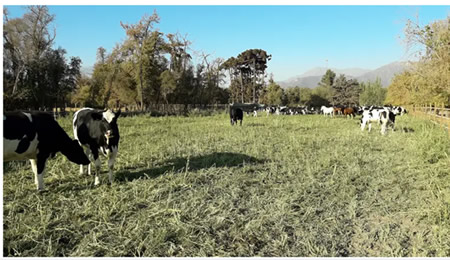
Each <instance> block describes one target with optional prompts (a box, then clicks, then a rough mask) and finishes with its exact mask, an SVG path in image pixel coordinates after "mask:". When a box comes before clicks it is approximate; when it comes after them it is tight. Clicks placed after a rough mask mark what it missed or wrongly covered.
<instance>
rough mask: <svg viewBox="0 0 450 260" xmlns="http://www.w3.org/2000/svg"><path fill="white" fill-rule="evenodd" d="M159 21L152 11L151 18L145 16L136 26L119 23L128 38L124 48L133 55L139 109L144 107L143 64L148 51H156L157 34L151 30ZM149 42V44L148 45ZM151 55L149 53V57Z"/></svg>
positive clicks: (147, 56)
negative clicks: (145, 53)
mask: <svg viewBox="0 0 450 260" xmlns="http://www.w3.org/2000/svg"><path fill="white" fill-rule="evenodd" d="M159 20H160V19H159V16H158V14H157V13H156V11H154V12H153V14H152V15H151V16H149V15H147V14H145V15H144V16H143V17H142V18H141V20H140V21H139V22H138V23H137V24H131V25H130V24H125V23H123V22H120V25H121V26H122V28H123V29H125V31H126V34H127V36H128V39H127V40H126V42H125V43H124V48H125V49H127V50H128V51H129V52H131V53H132V55H133V56H132V57H133V59H132V61H133V65H134V69H135V71H134V74H135V77H136V81H137V82H138V84H137V86H138V88H137V92H138V93H137V94H138V98H139V106H140V108H141V109H142V108H143V107H144V88H145V86H144V84H145V83H144V63H145V62H146V61H147V64H149V62H148V58H149V55H148V54H149V49H150V50H153V51H156V50H155V48H154V47H156V46H157V44H156V43H155V40H156V41H157V39H155V38H158V35H157V33H158V32H156V31H153V32H152V29H153V26H154V24H155V23H159ZM151 36H153V37H151ZM149 41H150V42H151V43H150V44H149ZM149 45H150V46H149ZM152 47H153V48H152ZM144 52H147V55H144ZM150 52H151V51H150ZM152 54H153V53H150V56H152ZM146 59H147V60H146ZM150 63H151V62H150Z"/></svg>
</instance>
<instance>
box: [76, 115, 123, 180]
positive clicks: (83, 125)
mask: <svg viewBox="0 0 450 260" xmlns="http://www.w3.org/2000/svg"><path fill="white" fill-rule="evenodd" d="M119 116H120V109H119V110H118V111H117V112H116V113H114V112H113V111H111V110H110V109H108V110H107V111H101V110H94V109H92V108H82V109H80V110H78V111H77V112H76V113H75V114H74V117H73V133H74V136H75V139H77V140H78V142H79V143H80V144H81V145H82V146H83V147H85V148H86V150H85V151H86V155H87V156H89V157H90V158H91V159H93V160H94V164H95V185H98V184H100V179H99V173H100V166H101V162H100V158H99V153H100V152H101V153H102V154H103V155H105V156H107V157H108V169H109V171H108V178H109V182H110V183H112V182H113V169H114V163H115V160H116V157H117V152H118V150H119V139H120V135H119V127H118V125H117V118H118V117H119ZM80 173H81V174H83V173H84V168H83V165H80ZM88 174H89V175H91V165H90V164H89V166H88Z"/></svg>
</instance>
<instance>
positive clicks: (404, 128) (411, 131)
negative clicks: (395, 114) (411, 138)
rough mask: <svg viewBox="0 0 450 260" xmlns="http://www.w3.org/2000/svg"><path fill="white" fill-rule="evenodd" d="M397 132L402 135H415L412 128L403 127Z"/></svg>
mask: <svg viewBox="0 0 450 260" xmlns="http://www.w3.org/2000/svg"><path fill="white" fill-rule="evenodd" d="M396 131H401V132H402V133H414V129H413V128H411V127H402V128H400V129H396Z"/></svg>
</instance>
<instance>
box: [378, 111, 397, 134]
mask: <svg viewBox="0 0 450 260" xmlns="http://www.w3.org/2000/svg"><path fill="white" fill-rule="evenodd" d="M380 124H381V134H382V135H384V134H386V131H387V129H388V128H389V127H392V132H394V126H395V114H394V112H391V111H386V110H385V111H381V112H380Z"/></svg>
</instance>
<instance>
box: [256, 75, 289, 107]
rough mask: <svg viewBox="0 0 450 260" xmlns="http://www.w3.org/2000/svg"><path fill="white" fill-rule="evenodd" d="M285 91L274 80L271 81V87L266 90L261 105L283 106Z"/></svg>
mask: <svg viewBox="0 0 450 260" xmlns="http://www.w3.org/2000/svg"><path fill="white" fill-rule="evenodd" d="M283 96H284V90H283V89H282V88H281V87H280V85H278V84H277V83H275V81H273V80H269V85H268V86H267V89H266V90H265V93H264V96H263V97H262V98H261V101H262V102H261V103H263V104H267V105H281V104H283Z"/></svg>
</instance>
